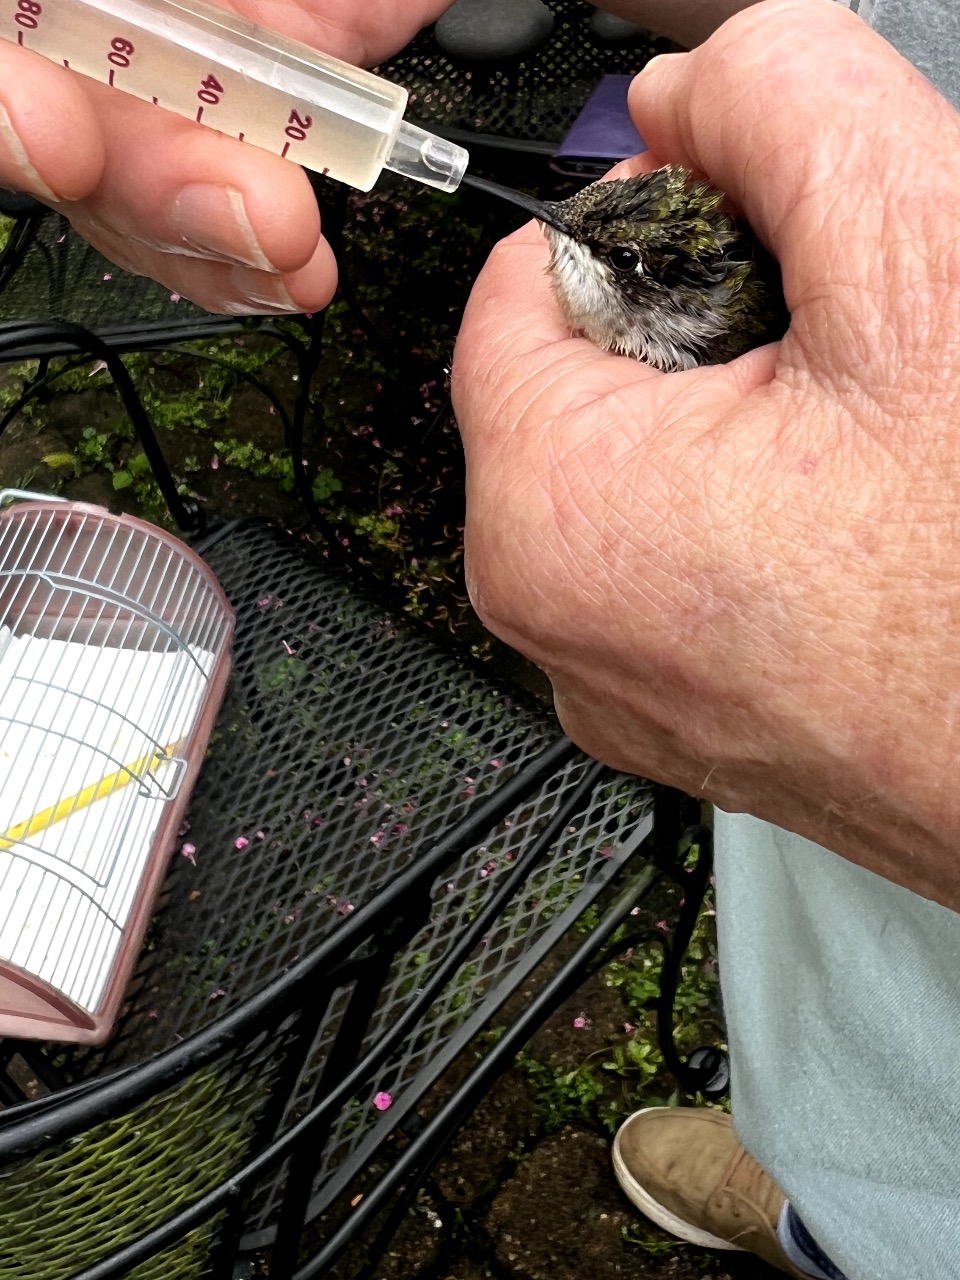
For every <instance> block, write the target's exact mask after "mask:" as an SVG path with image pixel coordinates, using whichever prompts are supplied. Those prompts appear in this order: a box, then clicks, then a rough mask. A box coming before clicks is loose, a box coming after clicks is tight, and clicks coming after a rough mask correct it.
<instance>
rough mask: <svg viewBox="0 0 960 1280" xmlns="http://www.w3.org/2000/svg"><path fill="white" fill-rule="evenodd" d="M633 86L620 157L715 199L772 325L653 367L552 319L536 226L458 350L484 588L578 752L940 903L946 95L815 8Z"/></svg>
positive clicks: (957, 576)
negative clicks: (734, 210)
mask: <svg viewBox="0 0 960 1280" xmlns="http://www.w3.org/2000/svg"><path fill="white" fill-rule="evenodd" d="M630 104H631V110H632V112H633V115H634V118H635V120H636V123H637V126H638V128H639V129H640V132H641V133H642V135H643V136H644V137H645V138H646V140H647V141H648V143H649V145H650V147H651V152H652V154H651V156H649V157H646V158H644V160H643V165H641V162H640V161H633V162H628V164H627V166H626V171H633V172H636V171H638V170H639V169H640V168H641V167H643V166H653V165H659V164H662V163H665V162H672V163H676V164H682V165H687V166H688V167H690V168H692V169H694V170H697V171H699V172H701V173H703V174H704V175H706V176H707V177H708V178H709V179H710V180H711V181H712V182H714V183H715V184H716V185H717V186H719V187H721V188H723V189H724V190H726V191H727V192H729V193H730V194H731V196H732V198H733V200H734V201H735V203H736V204H737V205H738V206H739V207H740V208H741V209H742V210H743V211H744V212H745V213H746V215H747V216H748V218H749V220H750V222H751V223H752V224H753V226H754V228H755V229H756V231H757V232H758V234H759V235H760V237H761V239H762V240H763V241H764V242H765V244H766V245H767V246H768V248H770V249H771V250H772V251H773V253H774V254H775V255H776V256H777V258H778V259H779V260H780V263H781V265H782V268H783V281H784V289H785V294H786V299H787V303H788V305H789V308H790V310H791V313H792V323H791V326H790V329H789V331H788V333H787V335H786V336H785V338H784V339H783V340H782V341H781V342H779V343H776V344H774V345H771V346H767V347H763V348H760V349H758V350H756V351H753V352H750V353H749V354H747V355H745V356H742V357H740V358H738V359H737V360H735V361H733V362H732V363H730V364H728V365H723V366H713V367H710V368H703V369H695V370H691V371H688V372H683V373H671V374H664V373H661V372H658V371H656V370H653V369H648V368H645V367H643V366H642V365H638V364H637V363H636V362H634V361H632V360H628V359H625V358H622V357H617V356H614V355H610V354H606V353H603V352H600V351H598V350H596V349H595V348H593V347H592V346H591V345H590V344H589V343H588V342H587V341H586V340H584V339H581V338H572V337H570V336H569V333H568V332H567V331H566V329H565V328H564V325H563V323H562V321H561V319H560V317H559V314H558V311H557V308H556V306H555V304H554V302H553V300H552V297H551V294H550V289H549V285H548V282H547V280H546V277H545V275H544V266H545V263H546V261H547V247H546V244H545V243H544V240H543V237H542V236H541V234H540V232H539V231H538V230H537V229H536V227H535V226H534V225H532V224H531V225H528V226H527V227H525V228H524V229H522V230H520V231H518V232H517V233H515V234H514V235H513V236H511V237H509V238H508V239H507V240H505V241H503V242H502V243H501V244H500V245H499V246H498V248H497V249H496V250H495V251H494V253H493V255H492V257H491V258H490V260H489V262H488V264H487V266H486V267H485V268H484V270H483V273H482V275H481V277H480V279H479V281H478V283H477V285H476V287H475V289H474V291H473V294H472V297H471V300H470V304H469V308H468V312H467V315H466V318H465V322H464V325H463V329H462V332H461V335H460V339H459V343H458V348H457V353H456V360H455V367H454V393H455V403H456V408H457V413H458V417H459V420H460V423H461V427H462V430H463V435H464V440H465V445H466V449H467V461H468V524H467V566H468V576H469V579H470V583H471V588H472V593H473V597H474V600H475V603H476V605H477V607H478V609H479V611H480V614H481V616H482V617H483V618H484V619H485V621H486V622H487V624H488V626H490V627H491V629H492V630H494V631H495V632H496V633H497V634H498V635H500V636H501V637H503V638H504V639H505V640H506V641H507V642H508V643H510V644H511V645H514V646H516V647H517V648H518V649H520V650H522V651H523V652H524V653H526V654H527V655H528V656H529V657H531V658H532V659H533V661H535V662H536V663H538V664H539V665H540V666H542V667H543V668H544V669H545V670H546V672H547V673H548V675H549V676H550V678H551V680H552V682H553V686H554V689H555V693H556V703H557V708H558V711H559V714H560V717H561V719H562V721H563V723H564V725H565V727H566V729H567V730H568V732H569V733H570V734H571V735H572V736H573V737H574V738H575V739H576V741H577V742H579V743H580V744H581V745H582V746H583V747H584V748H585V749H586V750H587V751H589V752H591V753H592V754H593V755H595V756H598V757H599V758H601V759H603V760H606V761H608V762H610V763H611V764H613V765H616V766H618V767H619V768H622V769H626V770H630V771H635V772H638V773H643V774H647V775H650V776H652V777H654V778H656V779H659V780H661V781H664V782H667V783H671V784H673V785H676V786H679V787H682V788H684V789H685V790H687V791H689V792H692V793H694V794H700V795H704V796H706V797H708V798H710V799H711V800H713V801H715V802H716V803H718V804H719V805H721V806H723V807H725V808H728V809H734V810H746V811H748V812H751V813H753V814H756V815H757V816H759V817H762V818H766V819H769V820H771V821H774V822H776V823H778V824H779V825H781V826H784V827H787V828H789V829H792V830H794V831H797V832H799V833H801V834H803V835H805V836H808V837H810V838H812V839H814V840H817V841H819V842H821V843H823V844H825V845H826V846H828V847H829V848H831V849H833V850H835V851H836V852H838V853H840V854H842V855H844V856H846V857H848V858H850V859H852V860H853V861H855V862H858V863H860V864H862V865H863V866H866V867H869V868H871V869H872V870H874V871H877V872H879V873H880V874H881V875H884V876H886V877H888V878H889V879H891V880H894V881H896V882H898V883H900V884H903V885H906V886H907V887H909V888H912V889H914V890H915V891H917V892H919V893H921V894H923V895H925V896H928V897H931V898H934V899H936V900H938V901H940V902H942V903H945V904H947V905H948V906H952V907H953V908H955V909H957V908H960V878H958V871H957V851H958V849H960V788H958V786H957V785H956V774H957V767H958V766H957V762H958V759H960V722H958V709H960V404H958V397H960V116H958V115H957V114H956V112H954V110H953V109H952V108H951V107H950V106H949V105H948V104H947V103H946V102H945V101H944V100H943V99H942V98H940V97H939V96H938V95H937V94H936V93H935V92H934V90H933V89H932V88H931V86H930V85H929V84H928V82H927V81H926V80H924V79H923V77H921V76H920V75H919V74H918V73H917V72H916V71H915V70H914V69H913V68H912V67H911V66H910V65H909V64H908V63H906V62H905V61H903V60H902V59H901V58H900V57H899V56H898V55H897V54H896V53H895V52H894V51H893V50H892V49H891V48H890V47H889V46H888V45H887V44H885V43H884V42H883V41H882V40H881V39H880V38H879V37H877V36H876V35H874V34H873V33H872V32H870V30H869V29H868V28H867V27H866V26H865V25H864V24H863V23H862V22H861V21H860V20H859V19H857V18H856V17H854V16H852V15H851V14H849V13H848V12H846V11H845V10H843V9H842V8H841V7H840V6H837V5H833V4H830V3H827V2H826V0H770V3H767V4H763V5H760V6H758V7H756V8H753V9H748V10H747V11H746V12H744V13H743V14H740V15H739V16H737V17H734V18H732V19H731V20H730V21H729V22H728V23H726V24H725V25H724V26H723V27H722V28H721V29H720V30H719V31H718V32H717V33H716V34H715V35H714V36H713V37H711V38H710V39H709V40H708V41H707V42H706V43H705V44H704V45H702V46H700V47H699V48H698V49H696V50H695V51H694V52H692V53H688V54H677V55H672V56H669V57H665V58H661V59H657V60H656V61H655V62H654V63H653V64H651V66H650V68H649V69H648V70H646V71H644V73H642V74H641V75H640V77H639V78H638V79H637V80H636V81H635V82H634V85H633V87H632V90H631V97H630ZM623 171H624V170H623V169H621V172H623Z"/></svg>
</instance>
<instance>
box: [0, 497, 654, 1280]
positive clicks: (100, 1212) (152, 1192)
mask: <svg viewBox="0 0 960 1280" xmlns="http://www.w3.org/2000/svg"><path fill="white" fill-rule="evenodd" d="M205 555H206V557H207V559H208V561H209V563H210V564H211V565H212V566H213V568H214V570H215V571H216V573H217V574H218V576H219V577H220V580H221V582H222V584H223V585H224V587H225V589H226V591H227V593H228V595H229V597H230V598H231V600H232V602H233V604H234V607H235V609H236V612H237V620H238V631H237V639H236V642H235V650H234V670H233V675H232V677H231V684H230V688H229V691H228V694H227V699H226V703H225V706H224V708H223V711H222V713H221V715H220V718H219V721H218V724H217V728H216V730H215V733H214V737H213V740H212V742H211V746H210V749H209V753H208V758H207V761H206V763H205V765H204V769H203V771H202V773H201V777H200V781H199V784H198V787H197V790H196V791H195V794H194V797H193V800H192V804H191V812H190V819H189V822H190V827H189V831H187V832H185V834H184V846H183V848H184V850H185V851H186V854H187V855H188V856H184V853H182V852H178V853H176V854H175V855H174V857H173V860H172V862H171V866H170V870H169V874H168V876H167V879H166V884H165V888H164V894H163V900H162V905H161V908H160V910H159V911H158V912H157V914H156V916H155V919H154V921H153V924H152V927H151V931H150V933H149V935H148V940H147V945H146V947H145V950H144V953H143V957H142V962H141V964H140V967H139V971H138V973H137V975H136V978H135V980H134V982H133V984H132V986H131V990H130V993H129V998H128V1001H127V1004H126V1006H125V1008H124V1011H123V1014H122V1016H121V1020H120V1024H119V1027H118V1029H117V1033H116V1035H115V1036H114V1037H113V1038H112V1039H111V1040H110V1041H109V1042H108V1043H107V1044H106V1045H105V1046H103V1047H100V1048H72V1049H67V1048H64V1047H62V1046H48V1047H47V1049H46V1051H44V1052H40V1051H38V1049H37V1048H36V1047H30V1046H27V1045H25V1044H23V1043H20V1044H17V1045H13V1044H11V1043H10V1042H7V1044H6V1045H5V1046H4V1049H5V1052H6V1058H7V1091H8V1101H10V1102H12V1103H13V1105H11V1106H9V1107H8V1108H7V1110H5V1111H3V1112H0V1162H2V1168H0V1275H3V1276H4V1277H10V1278H11V1280H13V1278H14V1277H22V1278H23V1280H28V1278H29V1280H36V1278H37V1277H41V1276H44V1277H46V1276H50V1277H60V1276H62V1277H67V1276H73V1275H82V1276H84V1277H90V1278H91V1280H92V1277H94V1276H97V1277H106V1276H111V1275H123V1274H127V1273H128V1272H129V1270H130V1268H131V1266H133V1264H134V1263H139V1265H137V1266H136V1269H135V1272H132V1274H136V1275H137V1276H138V1277H147V1276H154V1275H156V1276H161V1275H163V1276H165V1277H184V1278H186V1277H193V1276H200V1275H205V1274H208V1273H210V1274H222V1275H228V1274H231V1272H232V1268H233V1265H234V1263H235V1261H236V1259H237V1258H238V1257H243V1256H251V1257H253V1258H267V1259H269V1261H268V1263H265V1265H269V1268H270V1269H269V1274H270V1275H272V1276H284V1275H296V1276H298V1277H304V1278H305V1277H306V1276H309V1275H318V1274H322V1273H323V1270H324V1269H325V1268H326V1267H327V1266H328V1264H329V1263H330V1261H331V1260H332V1259H333V1258H334V1257H335V1256H336V1255H337V1254H338V1253H339V1252H340V1251H341V1250H342V1248H343V1247H344V1245H345V1244H346V1243H347V1242H348V1241H349V1240H350V1239H351V1237H352V1236H353V1235H354V1234H355V1233H356V1232H357V1231H358V1230H359V1229H360V1227H361V1226H363V1225H364V1224H365V1223H366V1222H367V1220H368V1219H370V1218H372V1217H374V1216H375V1215H376V1213H377V1212H378V1210H379V1209H380V1208H381V1207H382V1206H383V1205H384V1204H385V1203H387V1202H388V1201H389V1200H391V1198H393V1197H394V1196H395V1195H396V1193H397V1192H398V1190H399V1188H400V1187H401V1186H407V1187H410V1186H416V1185H417V1182H418V1179H420V1178H422V1176H423V1172H424V1170H425V1169H427V1168H428V1167H429V1165H430V1163H431V1161H432V1160H433V1159H435V1158H436V1154H437V1152H438V1151H439V1150H440V1149H441V1148H442V1146H443V1144H444V1143H445V1141H447V1140H448V1139H449V1137H450V1136H451V1134H452V1133H453V1132H454V1131H455V1128H456V1125H457V1124H458V1123H459V1122H460V1121H461V1120H462V1119H463V1118H464V1116H465V1115H466V1114H467V1113H468V1112H469V1110H470V1109H471V1107H472V1106H473V1105H475V1103H476V1101H477V1100H478V1099H479V1097H481V1096H482V1094H483V1092H485V1090H486V1089H487V1088H488V1087H489V1084H490V1082H491V1081H492V1079H493V1078H494V1076H495V1074H496V1073H497V1072H498V1071H499V1070H501V1069H502V1068H503V1067H504V1066H505V1065H506V1063H507V1061H508V1060H509V1057H510V1056H511V1055H512V1054H513V1053H514V1052H515V1051H516V1049H517V1048H519V1047H520V1045H522V1043H523V1042H524V1040H525V1039H526V1038H527V1037H528V1036H529V1034H530V1033H531V1032H532V1030H533V1029H535V1027H536V1025H538V1024H539V1022H540V1021H542V1019H543V1017H544V1016H545V1015H546V1013H547V1012H549V1010H550V1009H551V1008H553V1007H555V1005H556V1004H557V1003H558V1001H559V1000H560V999H561V998H562V997H563V996H564V995H566V994H568V993H569V991H570V990H571V989H572V988H573V985H574V984H575V983H576V981H577V980H578V977H579V976H580V975H582V971H583V967H584V964H585V962H586V957H587V955H589V954H592V953H593V952H595V951H596V950H597V948H598V947H600V946H601V945H602V943H603V942H604V940H605V939H606V938H607V937H609V935H610V933H611V932H612V930H613V929H614V928H615V927H616V925H617V923H618V922H619V921H620V920H622V919H623V918H624V916H625V915H626V914H627V912H628V911H629V909H630V908H631V907H632V905H633V904H634V903H635V901H636V899H637V896H638V894H639V893H640V892H641V891H642V890H643V889H644V888H646V887H648V886H649V884H651V883H652V882H653V880H654V879H655V877H656V875H657V874H658V872H657V868H656V866H655V865H654V863H653V862H652V861H651V860H650V858H649V857H648V856H647V854H648V853H649V850H648V849H647V850H644V851H642V852H641V845H642V844H643V842H644V840H645V838H646V837H647V836H648V834H649V831H650V827H651V793H650V789H649V787H648V786H647V785H646V784H644V783H643V782H641V781H640V780H638V779H636V778H630V777H626V776H623V775H619V774H616V773H613V772H611V771H610V770H607V769H605V768H604V767H602V766H600V765H597V764H596V763H594V762H591V761H589V760H588V759H586V758H585V757H583V756H582V755H580V754H579V753H578V752H576V750H575V749H574V748H573V747H572V746H571V745H570V744H569V743H568V742H566V741H565V740H564V739H563V738H562V736H561V735H560V733H559V730H558V728H557V726H556V724H555V722H554V721H553V719H552V717H551V716H549V715H548V714H547V713H546V712H545V710H544V709H542V708H540V707H538V706H537V705H536V704H534V703H533V702H532V701H528V700H526V699H525V698H524V697H523V696H522V695H520V694H518V693H516V692H514V691H511V690H509V689H505V688H502V687H498V686H497V685H496V683H495V682H493V681H491V680H490V679H489V678H488V677H487V675H486V674H485V673H481V672H479V671H478V670H477V669H476V668H475V667H473V666H472V665H471V664H470V663H468V662H466V661H465V660H464V659H462V658H461V657H459V656H458V655H456V654H455V653H454V652H453V651H447V650H446V649H445V648H444V647H443V646H442V645H438V643H437V641H436V639H435V638H434V637H432V636H429V635H426V634H424V633H423V632H422V631H420V630H419V629H418V628H416V627H413V626H410V625H408V624H403V623H400V622H398V621H397V620H396V619H395V618H393V617H392V616H391V615H390V614H389V613H388V612H387V611H386V610H385V609H384V608H383V606H382V605H380V604H378V603H377V602H376V600H375V599H373V598H372V597H369V596H367V595H366V594H365V593H364V592H363V590H362V589H360V588H358V586H357V584H356V583H355V582H353V581H351V580H350V579H349V578H348V577H347V576H345V575H343V574H342V573H340V572H339V571H337V570H334V569H332V568H330V567H329V566H328V565H327V564H325V563H324V561H323V560H322V558H320V557H318V556H317V555H316V553H311V552H309V551H307V550H304V549H303V548H301V546H299V545H298V543H297V542H296V540H293V539H291V538H290V537H289V536H288V535H286V534H283V533H282V532H281V531H279V530H277V529H276V528H274V527H273V526H272V525H270V524H268V523H265V522H260V521H250V522H244V523H240V524H237V525H233V526H229V527H228V528H227V529H226V530H224V531H222V532H221V533H220V534H219V535H217V536H215V537H213V538H212V539H208V543H207V545H206V546H205ZM591 905H592V906H593V907H594V912H592V913H591V915H592V916H594V917H595V918H593V919H592V920H591V925H590V928H589V929H588V930H584V931H583V933H582V934H581V933H579V932H578V931H577V929H576V922H577V920H578V919H580V918H581V917H582V915H583V912H584V911H585V910H586V908H587V907H588V906H591ZM559 944H564V945H561V946H560V952H559V953H558V954H559V955H561V957H562V960H561V961H554V962H553V963H552V965H551V966H550V967H551V969H552V970H553V974H552V976H551V977H549V978H546V977H541V978H537V976H536V974H537V970H538V968H540V967H542V963H543V961H544V960H545V959H546V958H547V957H548V956H550V955H551V953H552V952H554V951H555V949H556V948H557V947H558V945H559ZM557 965H559V967H557ZM521 983H523V984H524V985H523V989H524V991H525V992H528V991H536V992H537V993H538V994H537V997H536V998H532V997H531V998H529V999H527V1000H526V1002H525V1007H524V1012H523V1013H522V1014H521V1016H520V1017H519V1019H517V1020H516V1022H514V1023H512V1024H511V1026H510V1027H509V1028H508V1030H507V1033H506V1034H504V1035H502V1036H501V1037H500V1039H495V1038H493V1037H490V1038H489V1040H484V1038H482V1037H481V1038H480V1039H478V1034H479V1033H480V1031H481V1029H482V1028H483V1027H484V1026H485V1024H487V1023H488V1022H489V1021H490V1019H491V1017H492V1016H493V1015H494V1014H495V1013H496V1011H497V1010H498V1009H499V1008H500V1007H501V1005H502V1004H503V1002H504V1000H505V999H506V998H507V997H508V996H509V995H510V993H511V992H513V991H515V990H517V988H518V986H519V985H520V984H521ZM467 1044H470V1045H471V1046H472V1048H474V1049H477V1051H478V1052H480V1062H479V1065H478V1066H477V1067H475V1068H474V1070H473V1072H472V1074H471V1075H470V1076H468V1078H467V1080H466V1082H463V1081H461V1082H460V1083H458V1085H457V1087H456V1088H455V1089H452V1088H446V1089H444V1087H443V1086H442V1077H443V1074H444V1072H445V1071H446V1069H447V1068H448V1067H449V1066H450V1064H451V1062H452V1061H453V1060H454V1058H455V1057H456V1055H457V1053H458V1052H459V1051H460V1050H461V1049H462V1048H463V1047H464V1046H466V1045H467ZM478 1046H480V1047H481V1048H480V1049H478ZM481 1050H482V1052H481ZM484 1053H485V1055H486V1056H483V1054H484ZM26 1073H32V1074H33V1076H34V1077H35V1081H36V1083H35V1085H34V1089H33V1091H34V1092H35V1091H37V1090H38V1089H39V1091H40V1092H41V1096H39V1097H35V1098H33V1099H32V1100H22V1101H20V1102H16V1101H15V1092H16V1085H15V1084H14V1081H18V1080H19V1081H21V1082H22V1081H23V1079H24V1076H25V1074H26ZM438 1080H440V1081H441V1085H440V1086H438V1087H435V1082H436V1081H438ZM48 1088H52V1090H53V1091H52V1092H50V1093H46V1092H44V1090H45V1089H48ZM345 1197H346V1199H345ZM357 1197H362V1198H361V1199H360V1200H359V1202H358V1201H357ZM351 1201H352V1202H353V1203H354V1205H355V1207H354V1208H352V1209H351V1208H350V1202H351ZM305 1223H308V1224H309V1223H313V1224H314V1226H313V1227H311V1228H310V1233H309V1239H310V1246H309V1248H308V1249H307V1251H306V1252H304V1251H303V1250H301V1249H300V1247H299V1240H300V1237H301V1230H302V1228H303V1226H304V1224H305ZM110 1255H113V1256H112V1260H111V1261H104V1259H105V1258H107V1257H108V1256H110ZM148 1255H152V1256H150V1257H149V1260H147V1261H143V1259H144V1258H147V1257H148Z"/></svg>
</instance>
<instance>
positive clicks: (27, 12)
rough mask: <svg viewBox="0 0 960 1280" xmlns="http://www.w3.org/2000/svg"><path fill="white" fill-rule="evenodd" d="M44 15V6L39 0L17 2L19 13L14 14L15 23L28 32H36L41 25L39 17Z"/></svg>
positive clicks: (18, 0) (20, 0)
mask: <svg viewBox="0 0 960 1280" xmlns="http://www.w3.org/2000/svg"><path fill="white" fill-rule="evenodd" d="M41 13H43V5H42V4H39V3H38V0H17V13H16V14H14V18H13V20H14V22H16V23H17V24H18V26H21V27H26V28H27V30H28V31H36V29H37V27H38V26H39V25H40V24H39V21H38V19H39V17H40V15H41Z"/></svg>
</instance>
